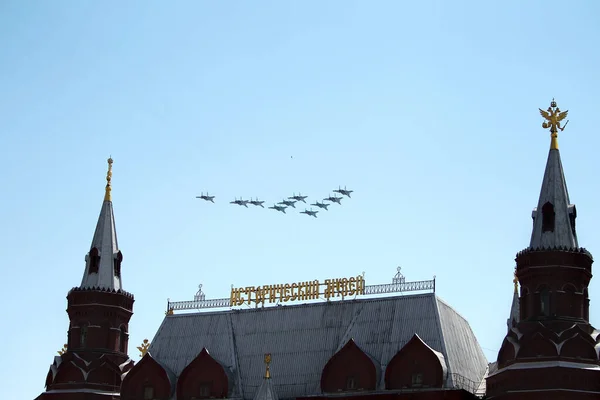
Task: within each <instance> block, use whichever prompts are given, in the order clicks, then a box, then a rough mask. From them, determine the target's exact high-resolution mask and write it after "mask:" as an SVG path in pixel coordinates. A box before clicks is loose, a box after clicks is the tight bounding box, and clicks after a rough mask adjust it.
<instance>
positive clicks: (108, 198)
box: [104, 157, 113, 201]
mask: <svg viewBox="0 0 600 400" xmlns="http://www.w3.org/2000/svg"><path fill="white" fill-rule="evenodd" d="M107 161H108V172H107V173H106V193H104V201H111V200H112V198H111V196H110V191H111V186H110V181H111V179H112V164H113V159H112V157H109V158H108V160H107Z"/></svg>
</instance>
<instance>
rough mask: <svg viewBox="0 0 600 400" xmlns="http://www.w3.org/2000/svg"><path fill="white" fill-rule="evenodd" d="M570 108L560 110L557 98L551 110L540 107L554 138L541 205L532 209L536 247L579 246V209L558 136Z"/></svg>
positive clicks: (533, 237)
mask: <svg viewBox="0 0 600 400" xmlns="http://www.w3.org/2000/svg"><path fill="white" fill-rule="evenodd" d="M567 112H568V111H560V109H559V108H558V107H557V105H556V102H555V101H554V99H552V102H551V103H550V107H548V110H547V111H544V110H542V109H540V114H541V115H542V117H544V118H545V119H546V121H544V123H542V127H543V128H544V129H550V137H551V139H550V151H549V154H548V160H547V162H546V170H545V171H544V179H543V181H542V188H541V191H540V197H539V200H538V205H537V208H535V209H534V210H533V213H532V218H533V231H532V233H531V241H530V247H531V248H534V249H535V248H549V249H552V248H560V247H563V248H569V249H571V248H577V247H578V243H577V234H576V232H575V218H576V216H577V212H576V210H575V206H574V205H573V204H571V203H570V200H569V192H568V191H567V183H566V180H565V175H564V171H563V167H562V161H561V159H560V152H559V150H558V139H557V138H558V131H559V130H560V131H562V130H564V129H565V127H561V121H563V120H564V119H565V118H566V116H567ZM567 122H568V121H567ZM565 126H566V124H565Z"/></svg>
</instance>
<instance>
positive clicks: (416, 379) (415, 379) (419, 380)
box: [411, 373, 423, 387]
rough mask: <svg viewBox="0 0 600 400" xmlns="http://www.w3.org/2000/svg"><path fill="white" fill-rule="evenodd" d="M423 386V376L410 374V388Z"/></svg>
mask: <svg viewBox="0 0 600 400" xmlns="http://www.w3.org/2000/svg"><path fill="white" fill-rule="evenodd" d="M422 384H423V374H421V373H415V374H412V379H411V386H414V387H419V386H421V385H422Z"/></svg>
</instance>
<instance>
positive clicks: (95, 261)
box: [88, 247, 100, 274]
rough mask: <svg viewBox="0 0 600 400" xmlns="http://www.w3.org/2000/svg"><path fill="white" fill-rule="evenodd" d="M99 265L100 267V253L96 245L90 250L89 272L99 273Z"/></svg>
mask: <svg viewBox="0 0 600 400" xmlns="http://www.w3.org/2000/svg"><path fill="white" fill-rule="evenodd" d="M99 267H100V255H99V254H98V249H97V248H95V247H94V248H93V249H92V250H91V251H90V268H89V270H88V272H89V273H90V274H97V273H98V268H99Z"/></svg>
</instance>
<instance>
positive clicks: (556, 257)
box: [487, 100, 600, 400]
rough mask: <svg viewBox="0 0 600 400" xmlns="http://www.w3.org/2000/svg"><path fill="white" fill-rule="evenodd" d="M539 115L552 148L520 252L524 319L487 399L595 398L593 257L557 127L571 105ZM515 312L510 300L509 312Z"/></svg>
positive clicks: (598, 389)
mask: <svg viewBox="0 0 600 400" xmlns="http://www.w3.org/2000/svg"><path fill="white" fill-rule="evenodd" d="M540 113H541V115H542V116H543V117H544V118H545V120H546V121H545V122H544V123H543V124H542V127H543V128H549V129H550V134H551V142H550V152H549V154H548V160H547V163H546V169H545V172H544V178H543V181H542V189H541V191H540V197H539V200H538V206H537V208H536V209H534V211H533V230H532V234H531V241H530V243H529V247H527V248H526V249H525V250H523V251H521V252H519V253H518V254H517V257H516V263H517V265H516V279H518V282H519V283H520V286H521V291H520V297H519V305H518V309H519V318H518V320H517V321H514V319H513V321H509V330H508V333H507V335H506V337H505V338H504V342H503V343H502V347H501V348H500V351H499V352H498V361H497V363H498V370H497V371H496V372H494V373H493V374H491V375H490V376H489V377H488V378H487V397H488V398H489V399H524V400H527V399H539V398H544V399H563V398H569V399H588V398H589V399H591V398H598V396H600V384H598V382H600V362H599V360H598V352H597V351H596V348H597V347H600V346H599V345H598V342H599V340H598V339H600V332H599V331H596V330H595V329H594V328H593V327H592V326H591V325H590V323H589V321H588V319H589V313H588V304H589V300H588V285H589V282H590V279H591V277H592V262H593V259H592V255H591V254H590V253H589V252H588V251H587V250H585V249H583V248H579V247H578V242H577V233H576V230H575V218H576V216H577V213H576V210H575V206H574V205H572V204H571V203H570V200H569V194H568V191H567V184H566V181H565V176H564V172H563V167H562V162H561V159H560V153H559V150H558V139H557V137H558V131H559V130H561V131H562V130H564V127H561V121H563V120H564V119H565V118H566V116H567V111H564V112H561V111H560V109H559V108H558V107H557V105H556V102H555V101H554V100H552V102H551V104H550V107H549V108H548V109H547V111H544V110H541V109H540ZM567 122H568V121H567ZM565 126H566V124H565ZM515 289H516V281H515ZM514 310H515V303H514V302H513V310H511V318H512V317H513V315H512V314H513V311H514ZM511 322H513V326H512V327H511V326H510V323H511ZM515 322H516V323H515ZM542 392H543V393H542ZM541 394H543V396H541ZM540 396H541V397H540Z"/></svg>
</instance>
